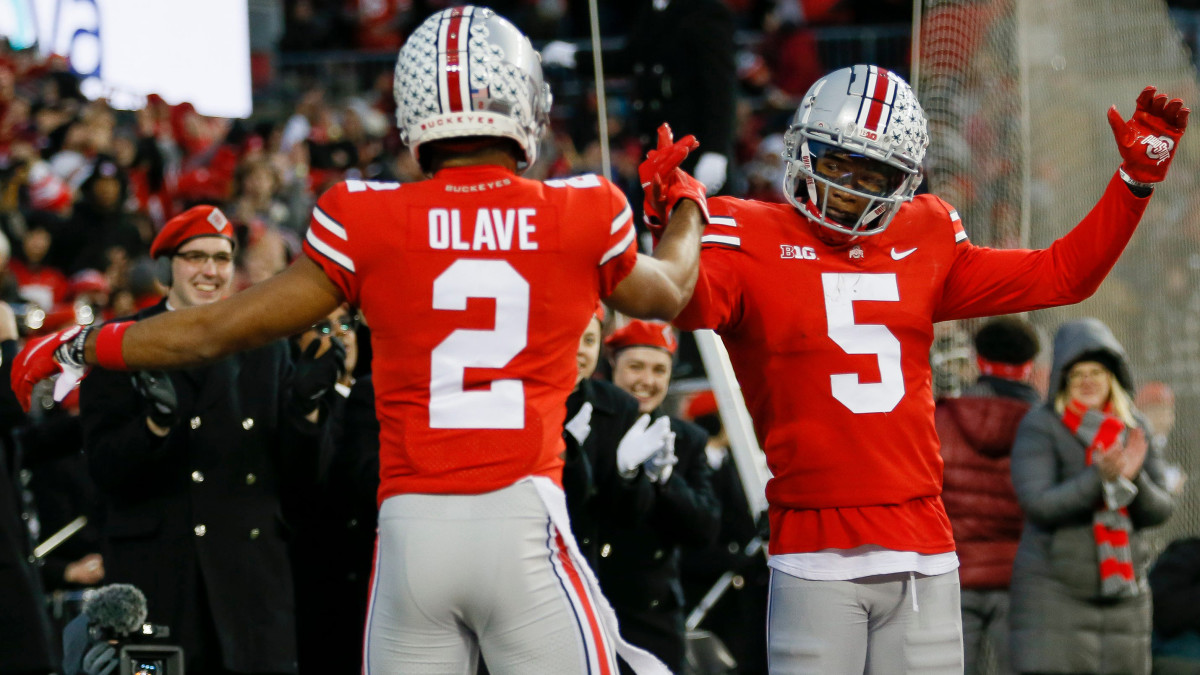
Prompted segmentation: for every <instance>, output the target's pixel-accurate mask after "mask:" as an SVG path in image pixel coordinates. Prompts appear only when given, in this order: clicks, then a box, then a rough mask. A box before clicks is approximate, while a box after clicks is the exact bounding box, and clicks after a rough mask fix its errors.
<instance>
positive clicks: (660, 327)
mask: <svg viewBox="0 0 1200 675" xmlns="http://www.w3.org/2000/svg"><path fill="white" fill-rule="evenodd" d="M604 344H605V346H607V347H608V348H609V349H610V350H611V351H612V352H613V353H616V352H618V351H620V350H622V349H624V348H626V347H657V348H658V349H663V350H666V351H667V352H668V353H671V354H674V353H675V347H676V342H675V331H674V329H672V328H671V324H669V323H662V322H661V321H641V320H638V319H634V320H633V321H630V322H629V323H628V324H626V325H625V326H624V327H623V328H621V329H620V330H617V331H615V332H614V333H613V334H612V335H609V336H608V339H606V340H605V341H604Z"/></svg>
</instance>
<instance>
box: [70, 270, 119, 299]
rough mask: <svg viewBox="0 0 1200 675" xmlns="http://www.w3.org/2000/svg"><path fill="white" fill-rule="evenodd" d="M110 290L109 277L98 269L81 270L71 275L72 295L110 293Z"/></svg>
mask: <svg viewBox="0 0 1200 675" xmlns="http://www.w3.org/2000/svg"><path fill="white" fill-rule="evenodd" d="M110 290H111V288H110V287H109V284H108V279H107V278H105V276H104V275H103V274H101V273H100V272H99V271H97V270H93V269H86V270H80V271H79V272H76V273H75V274H74V275H72V277H71V295H79V294H80V293H108V292H109V291H110Z"/></svg>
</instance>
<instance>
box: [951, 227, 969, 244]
mask: <svg viewBox="0 0 1200 675" xmlns="http://www.w3.org/2000/svg"><path fill="white" fill-rule="evenodd" d="M966 238H967V233H966V231H965V230H959V231H958V233H957V234H955V235H954V243H956V244H957V243H958V242H960V241H962V240H964V239H966Z"/></svg>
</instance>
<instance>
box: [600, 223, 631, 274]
mask: <svg viewBox="0 0 1200 675" xmlns="http://www.w3.org/2000/svg"><path fill="white" fill-rule="evenodd" d="M634 234H635V233H634V231H633V226H632V225H631V226H630V227H629V231H628V232H626V233H625V236H624V237H621V241H619V242H617V243H616V245H614V246H613V247H612V248H610V249H608V250H607V251H605V252H604V257H602V258H600V264H601V265H603V264H605V263H607V262H608V261H609V260H612V259H613V258H615V257H617V256H618V255H621V253H622V252H623V251H624V250H625V249H627V248H629V243H630V242H631V241H633V237H634Z"/></svg>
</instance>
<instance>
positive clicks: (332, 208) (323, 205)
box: [314, 180, 403, 218]
mask: <svg viewBox="0 0 1200 675" xmlns="http://www.w3.org/2000/svg"><path fill="white" fill-rule="evenodd" d="M402 185H403V184H402V183H397V182H394V181H377V180H344V181H341V182H339V183H335V184H334V185H333V186H332V187H330V188H329V189H328V190H326V191H325V192H324V193H323V194H322V195H321V197H320V199H318V200H317V208H319V209H320V210H322V211H323V212H324V213H325V215H328V216H331V217H334V218H336V217H337V216H338V215H340V214H342V213H344V212H345V211H346V210H348V209H352V208H354V204H355V202H357V201H360V200H361V199H363V198H367V199H369V198H371V196H372V195H376V194H379V193H388V192H392V191H394V190H399V189H400V187H401V186H402ZM315 213H316V210H315V209H314V214H315Z"/></svg>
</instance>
